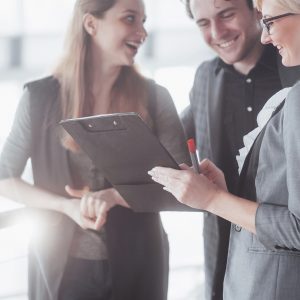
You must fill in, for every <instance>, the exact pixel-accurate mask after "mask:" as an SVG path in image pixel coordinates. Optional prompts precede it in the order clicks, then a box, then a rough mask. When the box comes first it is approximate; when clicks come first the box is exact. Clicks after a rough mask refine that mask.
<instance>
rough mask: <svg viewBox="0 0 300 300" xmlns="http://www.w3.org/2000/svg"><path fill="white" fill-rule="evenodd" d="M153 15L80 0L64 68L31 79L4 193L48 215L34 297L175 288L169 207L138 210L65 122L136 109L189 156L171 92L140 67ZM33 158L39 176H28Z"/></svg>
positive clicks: (77, 297) (32, 266) (136, 2)
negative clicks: (164, 214)
mask: <svg viewBox="0 0 300 300" xmlns="http://www.w3.org/2000/svg"><path fill="white" fill-rule="evenodd" d="M145 19H146V17H145V8H144V3H143V1H142V0H115V1H114V0H77V1H76V4H75V8H74V15H73V19H72V22H71V25H70V28H69V31H68V34H67V40H66V46H65V53H64V55H63V57H62V59H61V61H60V62H59V64H58V66H57V68H56V69H55V71H54V73H53V74H52V76H49V77H47V78H43V79H40V80H37V81H34V82H30V83H28V84H26V86H25V91H24V95H23V97H22V99H21V101H20V104H19V108H18V111H17V115H16V119H15V122H14V124H13V127H12V131H11V133H10V135H9V137H8V139H7V141H6V143H5V146H4V148H3V152H2V154H1V163H0V194H1V195H3V196H5V197H8V198H10V199H12V200H15V201H17V202H21V203H23V204H24V205H26V206H28V207H33V208H35V210H36V211H38V215H39V216H42V220H43V222H42V224H41V225H40V226H39V227H40V230H41V234H40V235H39V238H38V239H34V240H32V242H31V245H30V251H29V299H30V300H41V299H42V300H50V299H51V300H56V299H60V300H71V299H72V300H87V299H89V300H100V299H105V300H109V299H114V300H135V299H137V300H140V299H143V300H154V299H155V300H160V299H161V300H165V299H166V297H167V283H168V241H167V237H166V235H165V232H164V230H163V227H162V224H161V221H160V217H159V214H158V213H156V212H153V213H139V214H137V213H134V212H133V211H132V210H131V209H130V208H129V207H128V204H127V203H126V201H125V200H124V199H123V198H122V197H121V196H120V194H119V193H118V192H117V191H116V190H115V189H114V188H112V187H111V185H110V183H109V182H108V181H107V180H106V179H105V178H104V176H103V175H102V174H101V172H100V171H99V170H97V168H95V166H94V165H93V163H92V162H91V160H90V159H89V158H88V157H87V156H86V155H85V154H84V153H83V152H82V151H81V150H80V148H79V147H78V145H77V144H76V143H75V141H74V140H73V139H72V138H71V137H70V136H69V135H67V133H66V132H64V131H63V129H62V128H61V127H60V126H59V125H58V123H59V121H60V120H61V119H66V118H74V117H83V116H89V115H97V114H106V113H113V112H129V111H135V112H137V113H139V114H140V115H141V116H142V117H143V118H144V120H145V121H146V122H147V123H148V125H149V126H150V127H151V128H152V129H153V131H154V132H155V134H156V135H157V136H158V138H159V139H160V141H161V142H162V144H163V145H164V146H165V147H166V148H167V149H168V150H169V152H170V153H171V154H172V155H173V157H174V158H175V159H176V160H177V161H178V162H179V163H180V162H183V161H187V160H188V154H187V151H186V148H185V142H184V137H183V131H182V128H181V125H180V122H179V119H178V116H177V113H176V110H175V107H174V104H173V102H172V100H171V97H170V95H169V93H168V92H167V90H166V89H164V88H163V87H161V86H158V85H157V84H155V83H154V82H153V81H150V80H147V79H146V78H144V77H143V76H142V75H140V74H139V73H138V72H137V70H136V69H135V67H134V57H135V55H136V54H137V52H138V50H139V48H140V46H141V45H142V44H143V42H144V40H145V39H146V37H147V33H146V31H145V28H144V22H145ZM29 158H31V161H32V170H33V177H34V178H33V179H34V185H30V184H28V183H26V182H25V181H23V180H22V179H21V175H22V172H23V169H24V166H25V164H26V161H27V160H28V159H29ZM128 171H129V172H130V170H128Z"/></svg>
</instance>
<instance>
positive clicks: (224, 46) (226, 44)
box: [217, 37, 238, 49]
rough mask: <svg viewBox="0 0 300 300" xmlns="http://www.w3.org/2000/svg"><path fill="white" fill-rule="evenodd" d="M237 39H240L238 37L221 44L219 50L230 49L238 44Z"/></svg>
mask: <svg viewBox="0 0 300 300" xmlns="http://www.w3.org/2000/svg"><path fill="white" fill-rule="evenodd" d="M237 39H238V37H236V38H234V39H232V40H230V41H228V42H224V43H219V44H217V46H218V47H219V48H222V49H226V48H229V47H231V46H232V45H233V44H234V43H235V42H236V40H237Z"/></svg>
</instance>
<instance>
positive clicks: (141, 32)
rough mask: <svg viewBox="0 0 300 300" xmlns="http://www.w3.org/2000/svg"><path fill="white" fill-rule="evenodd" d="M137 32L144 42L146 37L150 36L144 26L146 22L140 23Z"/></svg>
mask: <svg viewBox="0 0 300 300" xmlns="http://www.w3.org/2000/svg"><path fill="white" fill-rule="evenodd" d="M136 34H137V35H138V36H139V38H140V39H141V41H142V42H144V41H145V39H146V37H147V36H148V33H147V30H146V29H145V27H144V24H142V25H140V26H139V27H138V28H137V30H136Z"/></svg>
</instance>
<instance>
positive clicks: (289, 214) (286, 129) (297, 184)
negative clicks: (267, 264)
mask: <svg viewBox="0 0 300 300" xmlns="http://www.w3.org/2000/svg"><path fill="white" fill-rule="evenodd" d="M299 116H300V84H297V85H296V86H294V87H293V88H292V90H291V91H290V93H289V94H288V97H287V99H286V105H285V108H284V118H283V134H282V135H283V147H284V152H285V159H286V185H287V195H286V197H287V199H282V203H284V202H285V203H286V205H273V204H271V203H269V204H261V205H260V206H259V208H258V210H257V214H256V224H257V226H256V230H257V236H258V238H259V240H260V241H261V242H262V243H263V244H264V245H265V246H266V247H267V248H271V249H285V250H299V251H300V172H299V166H300V131H299V128H300V117H299ZM278 184H280V182H278ZM282 188H284V187H282Z"/></svg>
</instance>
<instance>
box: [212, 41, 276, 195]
mask: <svg viewBox="0 0 300 300" xmlns="http://www.w3.org/2000/svg"><path fill="white" fill-rule="evenodd" d="M275 51H276V49H275V48H274V47H271V46H266V47H265V49H264V52H263V54H262V56H261V58H260V60H259V61H258V63H257V64H256V66H255V67H254V68H253V69H252V70H251V71H250V72H249V73H248V74H247V75H243V74H241V73H239V72H237V71H236V70H235V69H234V68H233V66H231V65H227V64H225V63H224V62H222V61H221V60H220V62H219V65H218V67H217V68H216V72H219V70H220V69H221V68H223V69H224V70H225V74H224V87H223V88H224V90H223V97H224V98H223V101H222V105H223V107H222V117H223V120H222V124H223V131H222V137H221V145H220V146H221V149H222V153H221V159H220V162H222V165H220V166H219V167H220V168H221V169H222V170H223V171H224V174H225V178H226V180H227V185H228V188H229V190H230V191H231V192H236V187H237V182H238V165H237V162H236V159H235V156H236V155H238V150H239V149H240V148H242V147H243V136H244V135H246V134H247V133H249V132H250V131H251V130H253V129H254V128H255V127H256V126H257V122H256V117H257V114H258V113H259V111H260V110H261V109H262V107H263V106H264V104H265V102H266V101H267V100H268V99H269V98H270V97H271V96H272V95H273V94H275V93H276V92H277V91H278V90H279V89H280V88H281V82H280V78H279V73H278V68H277V60H276V53H275ZM237 124H238V125H237ZM232 174H236V176H232Z"/></svg>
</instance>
